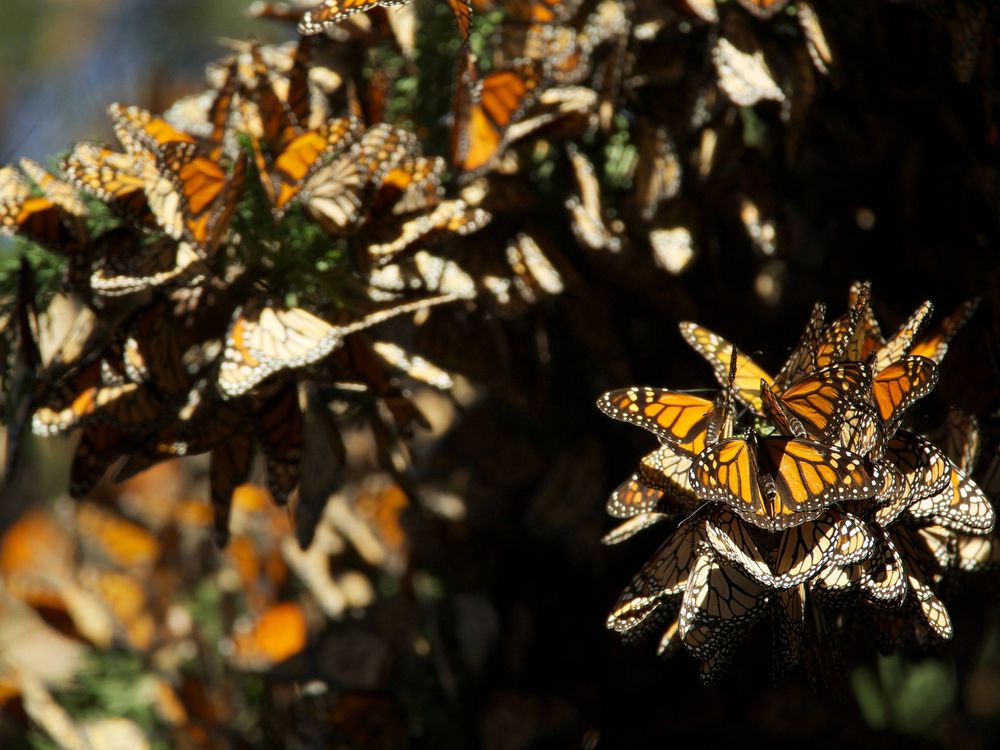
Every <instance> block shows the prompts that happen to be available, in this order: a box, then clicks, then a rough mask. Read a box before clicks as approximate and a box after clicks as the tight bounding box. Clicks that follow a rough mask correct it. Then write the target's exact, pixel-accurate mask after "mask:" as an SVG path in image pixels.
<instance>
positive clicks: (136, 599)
mask: <svg viewBox="0 0 1000 750" xmlns="http://www.w3.org/2000/svg"><path fill="white" fill-rule="evenodd" d="M79 578H80V582H81V584H82V585H83V587H84V588H85V589H87V590H89V591H90V592H91V593H93V594H94V595H95V596H96V598H97V599H98V601H100V602H101V604H102V605H104V607H105V608H106V609H107V610H108V612H109V613H110V614H111V616H112V619H113V620H114V623H115V630H116V631H117V632H118V635H119V637H120V638H121V639H122V640H123V641H125V642H126V643H127V644H128V645H129V646H130V647H131V648H133V649H135V650H136V651H139V652H146V651H148V650H149V649H150V648H151V647H152V645H153V643H154V641H155V639H156V636H157V622H156V619H155V618H154V617H153V613H152V612H151V611H150V609H149V597H148V596H147V594H146V590H145V588H144V586H143V584H142V583H141V582H140V581H139V580H138V579H137V578H135V577H133V576H132V575H129V574H127V573H122V572H119V571H115V570H105V569H98V568H95V567H92V566H87V567H84V568H83V569H82V570H81V571H80V574H79Z"/></svg>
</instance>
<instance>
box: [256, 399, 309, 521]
mask: <svg viewBox="0 0 1000 750" xmlns="http://www.w3.org/2000/svg"><path fill="white" fill-rule="evenodd" d="M255 422H256V428H257V435H258V437H259V439H260V444H261V448H262V449H263V451H264V457H265V459H266V460H267V486H268V489H269V490H270V491H271V496H272V497H273V498H274V502H275V503H277V504H278V505H284V504H285V503H287V502H288V498H289V496H290V495H291V494H292V491H293V490H294V489H295V488H296V487H297V486H298V484H299V464H300V462H301V459H302V445H303V443H302V431H303V415H302V409H301V408H300V407H299V395H298V391H297V389H296V388H295V386H294V385H289V386H286V387H285V388H283V389H282V390H281V392H280V393H279V394H278V395H277V396H275V397H273V398H272V399H271V400H270V401H269V402H268V403H267V405H266V406H264V407H263V408H261V409H260V410H259V411H258V412H257V414H256V415H255Z"/></svg>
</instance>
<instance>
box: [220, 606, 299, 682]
mask: <svg viewBox="0 0 1000 750" xmlns="http://www.w3.org/2000/svg"><path fill="white" fill-rule="evenodd" d="M308 638H309V628H308V623H307V621H306V615H305V612H304V611H303V609H302V607H301V605H299V604H296V603H294V602H281V603H279V604H275V605H274V606H272V607H270V608H269V609H267V610H266V611H265V612H263V613H261V614H260V615H259V616H257V617H256V618H255V619H254V620H252V621H251V622H249V623H247V624H246V625H245V627H242V628H240V629H238V630H237V631H236V632H235V633H234V634H233V656H232V660H233V662H234V664H236V665H237V666H239V667H240V668H243V669H254V670H266V669H270V668H272V667H273V666H274V665H275V664H277V663H278V662H281V661H284V660H286V659H288V658H290V657H292V656H295V655H296V654H298V653H299V652H301V651H302V650H303V649H304V648H305V647H306V643H307V641H308Z"/></svg>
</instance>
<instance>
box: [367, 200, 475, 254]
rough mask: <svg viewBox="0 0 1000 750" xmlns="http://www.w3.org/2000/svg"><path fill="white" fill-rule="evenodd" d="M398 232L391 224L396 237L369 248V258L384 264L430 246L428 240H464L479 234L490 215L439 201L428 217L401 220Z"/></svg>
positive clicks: (417, 216)
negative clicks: (412, 248) (413, 247)
mask: <svg viewBox="0 0 1000 750" xmlns="http://www.w3.org/2000/svg"><path fill="white" fill-rule="evenodd" d="M401 218H402V221H401V223H400V225H399V227H398V228H396V227H395V226H393V225H392V224H390V225H389V226H390V227H391V229H392V231H393V232H394V233H395V234H396V237H395V238H394V239H392V240H390V241H388V242H376V243H373V244H370V245H369V246H368V255H369V256H371V257H372V258H374V259H378V260H384V259H386V258H391V257H392V256H394V255H396V254H397V253H400V252H402V251H404V250H406V249H407V248H408V247H410V246H411V245H413V244H415V243H417V242H420V243H421V244H430V239H431V238H432V237H434V236H438V235H444V236H448V235H456V236H463V235H467V234H471V233H473V232H475V231H478V230H479V229H481V228H482V227H484V226H485V225H486V224H487V223H488V222H489V220H490V215H489V214H488V213H487V212H486V211H484V210H483V209H481V208H475V207H472V206H469V205H467V204H466V203H465V201H463V200H461V199H456V200H446V201H442V202H441V203H439V204H438V205H436V206H434V207H433V208H432V209H431V210H430V211H428V212H427V213H421V214H418V215H416V216H415V217H413V218H409V217H401Z"/></svg>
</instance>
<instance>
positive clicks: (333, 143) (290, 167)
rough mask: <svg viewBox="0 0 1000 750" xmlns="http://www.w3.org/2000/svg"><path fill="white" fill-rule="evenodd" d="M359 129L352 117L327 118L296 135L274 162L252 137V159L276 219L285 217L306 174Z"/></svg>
mask: <svg viewBox="0 0 1000 750" xmlns="http://www.w3.org/2000/svg"><path fill="white" fill-rule="evenodd" d="M359 129H360V122H359V121H358V120H357V119H356V118H354V117H341V118H338V119H333V120H329V121H327V122H326V123H324V124H323V125H322V126H321V127H320V128H317V129H315V130H306V131H304V132H302V133H299V134H297V135H295V136H294V137H293V138H292V139H291V140H290V141H289V142H288V143H287V144H285V145H284V146H283V147H282V149H281V150H280V152H279V153H278V154H277V156H275V158H274V160H273V162H271V161H270V160H269V159H268V158H267V156H266V155H265V154H264V153H263V151H262V150H261V147H260V144H259V143H258V141H257V139H256V138H253V137H251V141H250V142H251V145H252V147H253V153H254V159H255V160H256V163H257V169H258V172H259V173H260V179H261V182H262V183H263V185H264V189H265V192H266V193H267V196H268V198H269V200H270V201H271V207H272V208H271V210H272V211H273V213H274V216H275V218H278V219H280V218H281V217H282V216H284V214H285V213H286V212H287V210H288V206H289V204H290V203H291V202H292V201H293V200H294V199H295V198H296V197H297V195H298V193H299V191H300V190H301V189H302V186H303V185H304V184H305V182H306V181H307V180H308V179H309V177H310V176H311V175H312V174H314V173H315V172H316V170H318V169H319V168H320V167H321V166H322V165H323V164H324V163H326V162H328V161H329V160H330V159H331V158H335V157H336V156H337V155H339V153H340V152H342V151H344V150H345V149H346V148H347V147H348V146H349V145H350V144H351V142H352V141H353V139H354V137H355V135H356V134H357V132H358V130H359Z"/></svg>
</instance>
